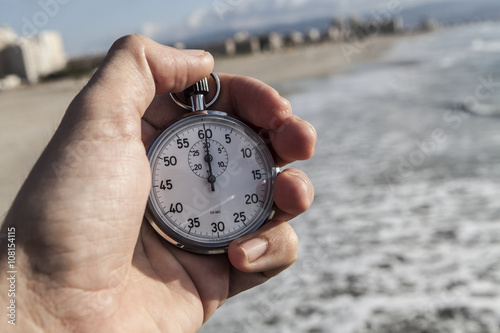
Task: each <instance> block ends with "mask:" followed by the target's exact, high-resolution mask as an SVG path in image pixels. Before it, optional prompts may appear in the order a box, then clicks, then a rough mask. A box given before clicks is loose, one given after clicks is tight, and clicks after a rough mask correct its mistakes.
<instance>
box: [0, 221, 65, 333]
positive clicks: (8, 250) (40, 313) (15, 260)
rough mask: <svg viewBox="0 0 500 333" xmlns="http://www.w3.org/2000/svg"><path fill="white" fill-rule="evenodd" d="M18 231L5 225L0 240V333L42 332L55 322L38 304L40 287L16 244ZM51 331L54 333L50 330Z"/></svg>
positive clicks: (24, 255)
mask: <svg viewBox="0 0 500 333" xmlns="http://www.w3.org/2000/svg"><path fill="white" fill-rule="evenodd" d="M16 232H17V229H16V228H15V227H11V226H6V225H5V224H4V226H3V227H2V229H1V234H2V235H3V236H4V237H3V238H1V239H0V251H1V252H0V307H1V308H3V309H5V310H4V311H5V312H4V313H5V314H6V315H5V316H2V318H3V319H2V321H1V322H0V328H1V329H0V331H2V332H9V331H13V330H14V329H15V330H18V331H19V330H20V331H23V332H44V331H46V329H48V328H49V327H51V326H52V325H50V322H52V321H53V322H54V323H56V322H57V321H54V320H53V319H54V317H53V316H52V315H51V314H50V313H49V312H48V311H46V309H45V308H44V307H43V306H42V303H41V302H40V298H41V293H39V292H38V291H40V290H41V289H40V286H39V285H38V284H37V283H35V281H34V280H33V279H32V277H33V275H34V274H33V272H31V269H30V266H29V264H28V259H29V258H28V257H27V255H26V253H24V251H23V249H22V247H21V246H20V244H19V243H18V242H17V233H16ZM52 331H53V330H52Z"/></svg>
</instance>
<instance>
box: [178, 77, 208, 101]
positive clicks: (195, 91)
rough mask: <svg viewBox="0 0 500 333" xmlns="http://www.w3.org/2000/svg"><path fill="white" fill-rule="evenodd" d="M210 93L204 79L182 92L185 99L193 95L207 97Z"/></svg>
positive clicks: (206, 81)
mask: <svg viewBox="0 0 500 333" xmlns="http://www.w3.org/2000/svg"><path fill="white" fill-rule="evenodd" d="M209 92H210V90H209V88H208V80H207V78H204V79H203V80H201V81H198V82H196V83H195V84H193V85H192V86H191V87H189V88H187V89H186V90H184V95H185V96H186V97H191V96H195V95H207V94H208V93H209Z"/></svg>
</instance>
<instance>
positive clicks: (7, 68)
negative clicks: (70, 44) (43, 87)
mask: <svg viewBox="0 0 500 333" xmlns="http://www.w3.org/2000/svg"><path fill="white" fill-rule="evenodd" d="M66 63H67V58H66V54H65V53H64V47H63V42H62V37H61V35H60V33H59V32H56V31H42V32H40V33H39V34H38V35H36V36H32V37H31V36H30V37H18V36H17V35H16V34H15V33H14V32H13V31H12V30H11V29H9V28H1V29H0V78H1V77H5V76H7V75H17V76H19V77H20V78H21V79H23V80H24V81H25V82H27V83H34V82H37V81H38V80H39V78H40V77H42V76H46V75H49V74H51V73H54V72H57V71H59V70H62V69H64V68H65V67H66Z"/></svg>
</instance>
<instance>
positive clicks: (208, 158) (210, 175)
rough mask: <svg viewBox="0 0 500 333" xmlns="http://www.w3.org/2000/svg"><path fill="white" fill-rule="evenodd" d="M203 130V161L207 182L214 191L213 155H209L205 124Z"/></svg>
mask: <svg viewBox="0 0 500 333" xmlns="http://www.w3.org/2000/svg"><path fill="white" fill-rule="evenodd" d="M203 131H204V132H205V149H206V153H207V154H206V155H205V161H206V162H207V164H208V178H207V180H208V182H209V183H210V187H211V189H212V192H215V181H216V180H217V178H215V176H214V175H213V172H212V160H213V156H212V155H210V143H209V142H208V136H207V131H206V130H205V125H203Z"/></svg>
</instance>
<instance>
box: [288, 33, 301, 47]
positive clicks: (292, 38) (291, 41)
mask: <svg viewBox="0 0 500 333" xmlns="http://www.w3.org/2000/svg"><path fill="white" fill-rule="evenodd" d="M304 42H305V37H304V34H303V33H302V32H300V31H292V32H290V33H289V34H288V35H286V37H285V46H286V47H296V46H301V45H304Z"/></svg>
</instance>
